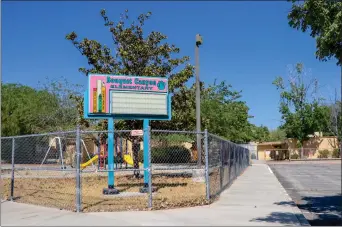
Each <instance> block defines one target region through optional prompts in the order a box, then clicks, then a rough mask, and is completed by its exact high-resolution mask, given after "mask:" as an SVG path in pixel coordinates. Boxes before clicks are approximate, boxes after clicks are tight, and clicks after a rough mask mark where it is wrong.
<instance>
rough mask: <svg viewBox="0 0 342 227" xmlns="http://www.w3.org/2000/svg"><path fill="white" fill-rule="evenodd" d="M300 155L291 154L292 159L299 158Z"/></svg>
mask: <svg viewBox="0 0 342 227" xmlns="http://www.w3.org/2000/svg"><path fill="white" fill-rule="evenodd" d="M298 158H299V155H298V154H297V153H294V154H291V159H298Z"/></svg>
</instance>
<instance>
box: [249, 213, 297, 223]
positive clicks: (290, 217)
mask: <svg viewBox="0 0 342 227" xmlns="http://www.w3.org/2000/svg"><path fill="white" fill-rule="evenodd" d="M250 221H252V222H268V223H280V224H287V225H295V224H298V220H297V218H296V216H295V215H294V214H293V213H290V212H272V213H270V214H269V215H268V216H266V217H260V218H254V219H252V220H250Z"/></svg>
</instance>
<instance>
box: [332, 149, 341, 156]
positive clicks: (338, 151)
mask: <svg viewBox="0 0 342 227" xmlns="http://www.w3.org/2000/svg"><path fill="white" fill-rule="evenodd" d="M340 156H341V153H340V150H339V149H334V150H333V152H332V157H333V158H340Z"/></svg>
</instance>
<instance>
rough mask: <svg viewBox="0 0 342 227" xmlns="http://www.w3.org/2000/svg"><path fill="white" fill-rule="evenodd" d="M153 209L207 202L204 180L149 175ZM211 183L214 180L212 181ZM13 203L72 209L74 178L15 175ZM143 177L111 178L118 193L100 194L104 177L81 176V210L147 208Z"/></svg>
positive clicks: (6, 192)
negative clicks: (199, 181)
mask: <svg viewBox="0 0 342 227" xmlns="http://www.w3.org/2000/svg"><path fill="white" fill-rule="evenodd" d="M152 182H153V187H156V188H157V191H156V192H155V193H154V194H153V208H152V209H154V210H158V209H170V208H179V207H191V206H198V205H205V204H208V201H206V199H205V183H197V182H193V180H192V178H191V176H186V175H182V176H180V175H163V174H158V175H157V174H155V175H153V177H152ZM213 183H214V182H213ZM14 185H15V186H14V199H15V201H16V202H21V203H30V204H35V205H42V206H47V207H55V208H60V209H65V210H73V211H75V204H76V195H75V194H76V189H75V188H76V180H75V178H29V177H28V178H17V179H15V184H14ZM142 186H143V179H136V178H134V177H133V175H132V174H130V175H126V176H120V175H119V176H116V177H115V187H116V188H117V189H119V190H120V196H104V195H103V194H102V190H103V188H105V187H107V177H106V176H103V175H102V176H101V175H97V174H94V175H93V176H86V177H83V178H82V210H83V211H84V212H100V211H125V210H148V208H147V203H148V194H141V193H138V192H139V188H140V187H142ZM2 187H3V188H2V192H3V193H2V198H3V199H8V198H9V196H10V179H2Z"/></svg>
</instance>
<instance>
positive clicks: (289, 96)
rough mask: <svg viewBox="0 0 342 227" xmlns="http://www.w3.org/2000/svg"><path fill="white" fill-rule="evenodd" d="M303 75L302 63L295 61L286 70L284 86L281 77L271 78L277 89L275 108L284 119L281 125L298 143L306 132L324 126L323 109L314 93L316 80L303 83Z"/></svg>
mask: <svg viewBox="0 0 342 227" xmlns="http://www.w3.org/2000/svg"><path fill="white" fill-rule="evenodd" d="M305 75H306V73H305V70H304V68H303V65H302V64H297V65H296V67H295V70H293V71H292V70H291V71H290V80H289V83H288V86H287V84H286V83H285V81H284V79H283V78H282V77H277V78H276V79H275V80H274V82H273V84H274V85H275V86H276V87H277V89H278V90H280V97H281V100H280V108H279V110H280V113H281V114H282V119H283V120H284V122H285V123H284V124H283V125H282V126H281V128H282V129H283V130H284V131H285V132H286V136H287V137H288V138H295V139H297V140H298V142H299V145H300V146H302V145H303V142H304V141H306V140H307V139H308V136H309V135H312V134H314V132H316V131H323V130H324V129H325V128H326V127H327V121H326V118H325V116H326V115H325V110H324V108H323V107H322V105H321V103H320V102H321V99H320V98H319V97H317V88H318V83H317V80H311V81H310V82H308V83H307V82H305V80H304V79H305Z"/></svg>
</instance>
